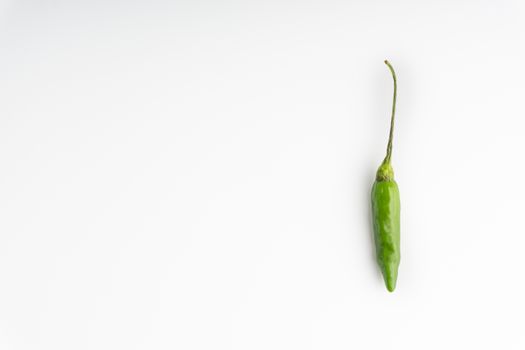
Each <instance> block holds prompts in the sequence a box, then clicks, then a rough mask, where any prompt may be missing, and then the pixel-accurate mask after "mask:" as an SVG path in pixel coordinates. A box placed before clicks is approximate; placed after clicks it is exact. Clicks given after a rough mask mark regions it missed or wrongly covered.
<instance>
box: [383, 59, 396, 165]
mask: <svg viewBox="0 0 525 350" xmlns="http://www.w3.org/2000/svg"><path fill="white" fill-rule="evenodd" d="M385 64H386V65H387V66H388V69H390V72H391V73H392V78H393V79H394V98H393V101H392V117H391V119H390V134H389V136H388V145H387V147H386V157H385V160H384V161H383V163H390V158H392V142H393V140H394V121H395V115H396V98H397V78H396V72H395V71H394V67H392V65H391V64H390V62H388V61H387V60H385Z"/></svg>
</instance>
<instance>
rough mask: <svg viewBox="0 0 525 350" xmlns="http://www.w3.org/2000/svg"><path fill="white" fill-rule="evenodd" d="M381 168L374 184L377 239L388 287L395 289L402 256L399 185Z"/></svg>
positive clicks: (376, 244)
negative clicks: (385, 176) (386, 177)
mask: <svg viewBox="0 0 525 350" xmlns="http://www.w3.org/2000/svg"><path fill="white" fill-rule="evenodd" d="M380 171H381V168H380V170H379V171H378V177H377V179H376V181H375V182H374V185H373V187H372V216H373V227H374V241H375V246H376V257H377V262H378V264H379V268H380V269H381V273H382V274H383V278H384V280H385V285H386V288H387V289H388V290H389V291H390V292H393V291H394V289H395V288H396V282H397V271H398V268H399V262H400V259H401V252H400V224H399V218H400V200H399V189H398V187H397V183H396V182H395V181H394V179H393V178H390V179H384V178H381V174H380Z"/></svg>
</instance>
